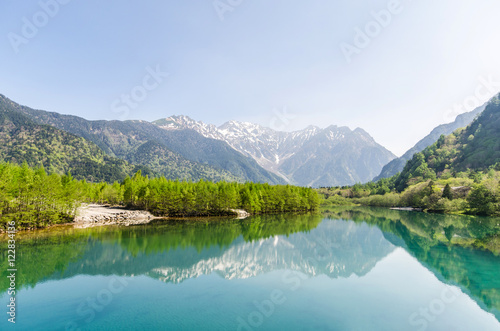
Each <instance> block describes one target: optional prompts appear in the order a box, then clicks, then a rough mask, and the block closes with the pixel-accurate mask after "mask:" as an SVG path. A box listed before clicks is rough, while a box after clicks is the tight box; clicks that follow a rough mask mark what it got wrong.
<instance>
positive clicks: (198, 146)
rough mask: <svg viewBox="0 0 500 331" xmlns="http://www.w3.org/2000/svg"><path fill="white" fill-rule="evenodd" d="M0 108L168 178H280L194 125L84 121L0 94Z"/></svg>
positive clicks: (267, 179)
mask: <svg viewBox="0 0 500 331" xmlns="http://www.w3.org/2000/svg"><path fill="white" fill-rule="evenodd" d="M0 109H3V110H5V111H10V112H15V113H18V114H22V115H24V116H25V117H26V118H29V120H30V121H32V122H33V123H35V124H37V125H46V126H47V125H48V126H51V127H55V128H57V129H59V132H66V133H71V134H73V135H76V136H79V137H82V138H84V139H85V140H86V141H88V142H92V143H93V144H95V145H97V146H98V147H99V148H100V150H102V151H103V152H104V153H106V154H107V155H109V156H111V157H114V158H119V159H122V160H125V161H127V162H130V163H132V164H136V165H141V166H144V165H146V164H147V165H148V168H150V169H152V170H153V171H154V172H155V173H157V174H159V175H164V176H167V178H170V179H181V180H183V179H186V180H199V179H205V180H213V181H218V180H228V181H242V182H243V181H252V182H267V183H271V184H278V183H283V182H284V180H282V179H280V178H279V177H278V176H276V175H274V174H272V173H269V172H267V171H266V170H264V169H263V168H261V167H260V166H259V165H258V164H257V163H256V162H255V161H254V160H252V159H249V158H247V157H245V156H243V155H241V153H238V152H237V151H235V150H234V149H233V148H231V147H230V146H228V145H227V144H225V143H224V142H221V141H217V140H214V139H207V138H205V137H203V136H201V135H200V134H198V133H197V132H195V131H193V130H180V131H176V132H168V131H165V130H163V129H160V128H159V127H158V126H156V125H154V124H151V123H149V122H146V121H88V120H86V119H83V118H81V117H77V116H71V115H61V114H58V113H54V112H46V111H42V110H35V109H32V108H29V107H24V106H20V105H19V104H17V103H15V102H13V101H11V100H9V99H8V98H6V97H5V96H2V95H0ZM61 134H62V133H61ZM18 148H21V149H23V148H24V146H22V145H20V146H18ZM22 152H23V151H21V153H22ZM18 161H21V162H22V161H23V160H22V159H19V160H18ZM68 170H71V169H69V168H68V169H66V171H68ZM122 179H123V178H122ZM109 180H110V179H109Z"/></svg>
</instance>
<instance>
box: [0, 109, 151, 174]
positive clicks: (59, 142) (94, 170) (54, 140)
mask: <svg viewBox="0 0 500 331" xmlns="http://www.w3.org/2000/svg"><path fill="white" fill-rule="evenodd" d="M0 106H1V103H0ZM0 161H4V162H12V163H17V164H22V163H23V162H26V163H27V164H28V165H29V166H31V167H38V166H43V167H44V168H45V169H47V171H48V172H49V173H57V174H65V173H67V172H68V171H71V173H72V174H73V176H74V177H75V178H76V179H86V180H88V181H108V182H113V181H117V180H123V178H125V177H126V176H128V175H131V174H133V173H134V172H136V171H137V170H139V169H141V170H142V171H144V172H145V173H149V174H152V172H151V171H150V170H149V169H148V168H147V167H145V166H134V165H131V164H129V163H128V162H126V161H124V160H120V159H117V158H115V157H111V156H108V155H106V154H105V153H104V152H103V151H102V150H100V149H99V147H97V146H96V145H95V144H93V143H91V142H89V141H87V140H85V139H83V138H80V137H77V136H75V135H72V134H70V133H67V132H65V131H61V130H58V129H56V128H53V127H51V126H47V125H37V124H34V123H33V122H32V121H31V120H30V119H29V118H27V117H26V116H25V115H23V114H20V113H17V112H14V111H10V110H5V109H2V107H0Z"/></svg>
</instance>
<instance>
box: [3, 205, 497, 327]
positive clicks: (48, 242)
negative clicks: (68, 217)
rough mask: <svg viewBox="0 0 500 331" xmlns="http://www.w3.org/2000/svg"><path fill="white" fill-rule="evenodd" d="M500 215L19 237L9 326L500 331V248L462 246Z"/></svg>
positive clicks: (295, 219)
mask: <svg viewBox="0 0 500 331" xmlns="http://www.w3.org/2000/svg"><path fill="white" fill-rule="evenodd" d="M450 222H451V223H453V224H454V228H453V229H452V230H450V229H449V223H450ZM496 222H497V220H494V219H486V218H483V219H472V218H466V217H458V218H449V217H448V218H447V217H444V216H431V215H425V214H419V215H418V216H415V213H408V212H393V211H390V212H388V211H383V210H382V211H381V210H371V209H359V210H355V211H350V210H342V211H341V212H334V213H329V214H324V215H302V216H296V215H295V216H294V215H287V216H269V217H255V218H251V219H247V220H198V221H163V222H158V223H156V224H153V225H148V226H137V227H128V228H116V227H112V228H99V229H96V228H95V229H86V230H69V229H60V230H57V231H55V230H51V231H44V232H40V233H36V234H30V235H25V236H22V235H19V236H20V237H19V242H18V245H19V246H18V249H17V256H16V263H17V268H18V275H17V279H16V281H17V285H16V287H17V290H18V293H17V295H16V302H17V306H16V324H15V326H13V325H12V324H11V323H9V322H8V321H7V318H8V316H7V314H6V313H3V315H4V317H3V318H2V319H1V320H0V328H1V329H2V330H8V329H16V330H500V322H499V320H500V312H499V308H500V280H499V278H500V277H499V275H500V257H498V256H496V255H494V254H493V253H492V252H488V251H484V250H477V249H472V248H467V247H461V246H458V244H457V243H459V242H461V241H463V242H466V241H467V242H469V241H470V240H472V239H478V238H479V239H482V238H488V236H490V235H491V234H492V233H495V232H497V231H498V225H497V223H496ZM464 224H465V225H467V226H464ZM445 229H447V230H445ZM441 230H442V231H441ZM450 231H451V232H452V234H451V235H450ZM445 237H446V238H450V239H446V238H445ZM454 238H455V239H454ZM1 244H4V243H1ZM1 259H2V268H3V269H4V270H5V269H6V255H5V254H3V255H2V257H1ZM2 276H5V273H3V274H2ZM2 278H5V277H2ZM0 284H1V285H2V287H1V293H2V295H1V302H2V306H3V307H5V308H4V311H5V312H6V311H7V307H6V304H7V302H8V300H9V296H8V294H7V292H6V288H7V287H8V283H7V282H5V280H3V281H2V283H0Z"/></svg>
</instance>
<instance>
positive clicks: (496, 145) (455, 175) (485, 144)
mask: <svg viewBox="0 0 500 331" xmlns="http://www.w3.org/2000/svg"><path fill="white" fill-rule="evenodd" d="M319 192H320V193H322V194H323V195H324V196H325V198H326V199H327V202H326V203H327V204H332V205H339V204H352V203H356V204H362V205H369V206H379V207H413V208H420V209H422V210H426V211H432V212H439V213H467V214H473V215H489V216H491V215H500V101H499V99H498V98H494V99H493V100H491V101H490V102H489V104H488V105H487V106H486V109H485V110H484V111H483V113H482V114H481V115H480V116H479V117H478V118H477V119H476V120H474V121H473V122H472V123H471V124H470V125H469V126H467V127H466V128H462V129H458V130H456V131H455V132H454V133H452V134H451V135H448V136H444V135H443V136H441V137H440V138H439V139H438V141H437V142H436V143H434V144H433V145H431V146H429V147H427V148H426V149H424V150H423V151H422V152H420V153H416V154H415V155H414V156H413V158H412V159H411V160H409V161H408V162H407V163H406V165H405V167H404V169H403V172H402V173H401V174H399V175H395V176H393V177H391V178H383V179H381V180H379V181H377V182H371V183H367V184H365V185H361V184H356V185H354V186H351V187H333V188H323V189H321V190H320V191H319Z"/></svg>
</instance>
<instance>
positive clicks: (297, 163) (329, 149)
mask: <svg viewBox="0 0 500 331" xmlns="http://www.w3.org/2000/svg"><path fill="white" fill-rule="evenodd" d="M153 123H154V124H156V125H158V126H159V127H161V128H163V129H165V130H183V129H191V130H195V131H197V132H198V133H200V134H201V135H203V136H205V137H207V138H212V139H217V140H222V141H225V142H227V143H228V144H229V145H230V146H231V147H232V148H234V149H235V150H237V151H239V152H240V153H242V154H244V155H246V156H250V157H252V158H253V159H254V160H255V161H257V163H258V164H259V165H260V166H262V167H263V168H264V169H266V170H268V171H271V172H273V173H275V174H277V175H279V176H281V177H283V178H284V179H286V180H287V181H288V182H290V183H293V184H297V185H303V186H333V185H349V184H354V183H356V182H367V181H369V180H371V179H372V178H373V177H374V176H375V175H376V174H378V173H379V172H380V170H381V169H382V167H383V166H384V165H385V164H387V163H388V162H389V161H391V160H392V159H393V158H395V156H394V155H393V154H392V153H391V152H389V151H388V150H387V149H385V148H384V147H382V146H380V145H379V144H377V143H376V142H375V141H374V140H373V138H372V137H371V136H370V135H369V134H368V133H366V132H365V131H364V130H362V129H359V128H358V129H356V130H354V131H352V130H350V129H349V128H347V127H337V126H334V125H332V126H329V127H328V128H326V129H321V128H318V127H315V126H309V127H307V128H305V129H303V130H299V131H293V132H283V131H276V130H273V129H270V128H267V127H263V126H260V125H258V124H253V123H248V122H238V121H229V122H227V123H224V124H223V125H221V126H219V127H217V126H215V125H213V124H206V123H203V122H201V121H195V120H193V119H191V118H189V117H187V116H171V117H168V118H165V119H162V120H158V121H155V122H153Z"/></svg>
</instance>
